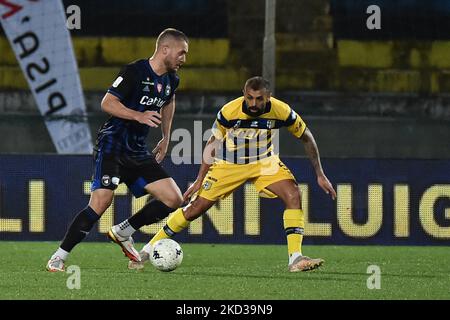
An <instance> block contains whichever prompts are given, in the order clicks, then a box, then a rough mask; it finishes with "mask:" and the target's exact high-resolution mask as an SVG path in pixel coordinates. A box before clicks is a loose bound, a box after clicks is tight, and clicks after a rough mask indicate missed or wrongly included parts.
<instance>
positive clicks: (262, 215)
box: [0, 155, 450, 245]
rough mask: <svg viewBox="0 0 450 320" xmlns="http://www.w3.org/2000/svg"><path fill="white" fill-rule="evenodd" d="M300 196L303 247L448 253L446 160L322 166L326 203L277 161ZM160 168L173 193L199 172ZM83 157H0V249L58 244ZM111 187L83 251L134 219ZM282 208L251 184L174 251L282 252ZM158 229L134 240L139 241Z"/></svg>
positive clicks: (307, 173)
mask: <svg viewBox="0 0 450 320" xmlns="http://www.w3.org/2000/svg"><path fill="white" fill-rule="evenodd" d="M282 160H283V162H284V163H285V164H286V165H287V166H288V167H289V168H290V169H291V171H292V172H293V174H294V175H295V176H296V178H297V180H298V182H299V187H300V189H301V190H302V204H303V209H304V211H305V215H306V226H305V232H306V235H305V238H304V243H305V244H333V245H341V244H344V245H368V244H373V245H450V160H391V159H323V160H322V164H323V167H324V169H325V171H326V174H327V176H328V178H329V179H330V181H331V182H332V184H333V186H334V187H335V189H336V191H337V194H338V196H337V199H336V200H335V201H333V200H332V199H331V198H330V197H329V196H328V195H327V194H325V193H324V192H323V191H322V190H321V189H320V187H319V186H318V185H317V182H316V177H315V174H314V171H313V168H312V166H311V164H310V162H309V160H308V159H301V158H289V157H286V158H283V157H282ZM163 166H164V167H165V169H166V170H167V171H168V173H169V174H170V175H172V177H173V178H174V179H175V181H176V182H177V184H178V185H179V187H180V189H181V190H182V191H184V190H186V188H187V187H188V185H189V183H191V182H192V181H194V180H195V178H196V175H197V170H198V168H199V165H194V164H182V165H174V164H172V163H171V162H170V159H168V158H167V159H166V160H165V162H164V164H163ZM92 168H93V163H92V158H91V157H90V156H65V155H2V156H0V240H26V241H30V240H31V241H32V240H37V241H55V240H61V239H62V238H63V236H64V234H65V232H66V229H67V226H68V225H69V223H70V221H71V220H72V219H73V217H74V216H75V215H76V214H77V212H79V211H80V210H81V209H83V208H84V207H85V206H86V205H87V203H88V201H89V191H90V178H91V174H92ZM146 201H148V197H143V198H139V199H135V198H134V197H133V196H132V195H131V193H130V192H129V191H128V190H127V188H126V186H125V185H123V184H121V185H120V186H119V188H118V189H117V190H116V196H115V199H114V202H113V205H112V206H111V207H110V208H109V209H108V210H107V212H106V213H105V214H104V215H103V217H102V218H101V220H100V221H99V223H98V226H97V227H95V228H94V229H93V230H92V232H91V233H90V234H89V236H88V238H87V241H107V239H106V237H105V233H106V232H107V230H108V229H109V228H110V226H111V225H113V224H115V223H118V222H120V221H122V220H124V219H126V218H127V217H129V216H130V215H131V214H133V213H134V212H136V211H137V210H139V209H140V208H141V207H142V206H143V205H145V203H146ZM283 210H284V208H283V204H282V202H281V201H280V200H278V199H263V198H259V197H258V194H257V192H256V190H255V189H254V187H253V186H252V185H251V184H246V185H244V186H243V187H241V188H239V189H238V190H236V191H235V192H234V193H233V194H232V195H231V196H230V197H228V198H226V199H224V200H221V201H220V202H219V203H218V204H217V205H216V206H214V207H213V208H212V209H211V210H209V212H208V213H207V214H206V215H204V216H203V217H201V218H199V219H197V220H195V221H194V222H192V223H191V225H190V227H189V228H188V229H187V230H185V231H184V232H182V233H180V234H179V235H177V238H176V240H177V241H180V242H206V243H209V242H211V243H257V244H284V243H285V242H286V238H285V235H284V230H283V220H282V217H283ZM163 224H164V221H162V222H160V223H158V224H156V225H153V226H146V227H144V228H142V229H141V232H137V233H136V234H135V240H136V241H147V240H148V239H150V237H151V235H152V234H154V233H156V231H157V230H159V228H160V227H161V226H162V225H163Z"/></svg>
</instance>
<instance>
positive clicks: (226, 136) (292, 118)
mask: <svg viewBox="0 0 450 320" xmlns="http://www.w3.org/2000/svg"><path fill="white" fill-rule="evenodd" d="M246 108H247V106H246V103H245V100H244V97H240V98H237V99H235V100H233V101H231V102H229V103H227V104H226V105H224V106H223V107H222V109H220V111H219V113H218V114H217V118H216V120H215V121H214V125H213V128H212V133H213V135H214V137H215V138H216V139H218V140H221V141H223V144H222V148H221V150H219V152H217V153H216V158H217V159H220V160H225V161H227V162H231V163H236V164H247V163H250V162H254V161H257V160H260V159H264V158H267V157H270V156H272V155H274V154H276V153H275V151H278V148H276V149H275V150H274V143H273V142H274V137H276V134H277V132H278V129H279V128H281V127H286V128H287V129H288V131H289V132H290V133H292V134H293V135H294V136H295V137H297V138H300V137H301V136H302V135H303V133H304V132H305V129H306V124H305V122H304V121H303V120H302V118H301V117H300V116H299V115H298V114H297V113H296V112H295V111H294V110H292V109H291V107H289V105H288V104H286V103H284V102H283V101H281V100H278V99H275V98H273V97H271V98H270V100H269V102H268V103H267V104H266V107H265V110H264V113H263V114H261V115H259V116H258V117H252V116H251V115H249V114H248V113H246V112H245V111H246Z"/></svg>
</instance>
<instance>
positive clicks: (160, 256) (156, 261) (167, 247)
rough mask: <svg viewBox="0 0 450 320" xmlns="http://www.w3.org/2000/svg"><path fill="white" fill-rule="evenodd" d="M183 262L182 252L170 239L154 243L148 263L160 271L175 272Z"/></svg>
mask: <svg viewBox="0 0 450 320" xmlns="http://www.w3.org/2000/svg"><path fill="white" fill-rule="evenodd" d="M181 261H183V250H181V247H180V245H179V244H178V242H176V241H174V240H172V239H161V240H159V241H156V242H155V243H154V245H153V249H152V252H151V255H150V262H151V263H152V265H153V266H154V267H155V268H156V269H158V270H160V271H172V270H175V269H176V268H177V267H178V266H179V265H180V264H181Z"/></svg>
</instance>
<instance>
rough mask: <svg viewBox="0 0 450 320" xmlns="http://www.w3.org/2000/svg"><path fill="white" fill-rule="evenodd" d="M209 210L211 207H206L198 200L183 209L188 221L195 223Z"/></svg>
mask: <svg viewBox="0 0 450 320" xmlns="http://www.w3.org/2000/svg"><path fill="white" fill-rule="evenodd" d="M208 209H209V207H208V206H206V204H204V203H201V200H199V198H197V199H195V200H194V201H192V202H191V203H189V204H188V205H187V206H186V207H185V208H184V209H183V214H184V217H185V218H186V220H189V221H193V220H195V219H197V218H198V217H200V216H201V215H202V214H203V213H205V212H206V210H208Z"/></svg>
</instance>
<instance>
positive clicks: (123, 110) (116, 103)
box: [101, 93, 161, 128]
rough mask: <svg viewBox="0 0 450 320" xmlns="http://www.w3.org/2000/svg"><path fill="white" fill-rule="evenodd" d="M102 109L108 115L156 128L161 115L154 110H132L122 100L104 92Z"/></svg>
mask: <svg viewBox="0 0 450 320" xmlns="http://www.w3.org/2000/svg"><path fill="white" fill-rule="evenodd" d="M101 106H102V110H103V111H105V112H106V113H109V114H110V115H112V116H114V117H117V118H121V119H126V120H135V121H137V122H139V123H142V124H145V125H148V126H149V127H154V128H156V127H157V126H158V125H159V124H160V123H161V120H160V119H161V115H160V114H159V113H158V112H156V111H145V112H139V111H134V110H132V109H130V108H127V107H125V106H124V105H123V104H122V102H120V100H119V98H117V97H116V96H115V95H113V94H111V93H107V94H105V96H104V97H103V100H102V103H101Z"/></svg>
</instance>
